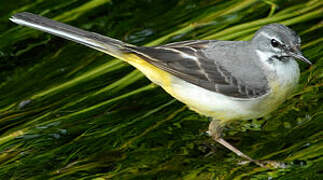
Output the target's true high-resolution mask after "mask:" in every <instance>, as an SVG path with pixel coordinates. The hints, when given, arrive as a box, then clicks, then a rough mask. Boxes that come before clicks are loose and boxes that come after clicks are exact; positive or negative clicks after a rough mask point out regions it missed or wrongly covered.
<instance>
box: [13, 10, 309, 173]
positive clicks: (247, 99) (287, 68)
mask: <svg viewBox="0 0 323 180" xmlns="http://www.w3.org/2000/svg"><path fill="white" fill-rule="evenodd" d="M10 20H11V21H12V22H14V23H16V24H20V25H23V26H27V27H31V28H34V29H37V30H40V31H44V32H47V33H50V34H53V35H56V36H59V37H62V38H65V39H68V40H71V41H74V42H77V43H80V44H83V45H85V46H88V47H90V48H93V49H95V50H98V51H101V52H103V53H106V54H108V55H111V56H114V57H116V58H118V59H121V60H123V61H125V62H127V63H129V64H130V65H132V66H134V67H135V68H137V69H138V70H140V71H141V72H142V73H143V74H144V75H145V76H146V77H147V78H148V79H149V80H151V81H152V82H153V83H155V84H157V85H158V86H160V87H161V88H163V89H164V90H165V91H166V92H167V93H169V94H170V95H171V96H173V97H174V98H176V99H177V100H179V101H180V102H182V103H184V104H186V105H187V106H188V107H189V108H190V109H191V110H193V111H195V112H197V113H198V114H200V115H203V116H206V117H209V118H210V119H211V122H210V124H209V127H208V131H207V132H208V134H209V135H210V137H211V138H212V139H213V140H214V141H216V142H218V143H220V144H222V145H223V146H224V147H226V148H228V149H229V150H231V151H232V152H234V153H235V154H237V155H238V156H240V157H242V158H245V159H246V160H247V161H248V162H253V163H255V164H257V165H259V166H261V167H269V166H275V167H282V165H280V163H274V161H259V160H254V159H252V158H251V157H249V156H248V155H246V154H244V153H242V152H241V151H240V150H238V149H237V148H236V147H234V146H232V145H231V144H230V143H229V142H227V141H226V140H225V139H224V138H223V137H222V131H223V128H224V127H225V126H226V125H227V124H229V123H231V122H233V121H236V120H249V119H255V118H260V117H263V116H265V115H267V114H269V113H270V112H272V111H274V110H275V109H277V108H278V107H279V105H280V104H282V103H283V102H284V101H285V100H286V98H287V97H288V96H289V95H290V94H291V92H293V90H294V89H295V87H296V86H297V84H298V80H299V77H300V69H299V65H298V62H297V61H296V60H300V61H303V62H305V63H307V64H309V65H311V64H312V63H311V62H310V61H309V60H308V59H307V58H306V57H305V56H304V55H303V54H302V52H301V50H300V47H301V39H300V37H299V36H298V35H297V33H296V32H295V31H293V30H292V29H290V28H289V27H287V26H285V25H282V24H278V23H274V24H267V25H264V26H263V27H261V28H260V29H259V30H257V31H256V33H255V35H254V36H253V38H252V39H251V40H250V41H221V40H187V41H181V42H173V43H169V44H165V45H160V46H152V47H142V46H136V45H132V44H128V43H125V42H122V41H120V40H117V39H113V38H110V37H107V36H104V35H100V34H98V33H95V32H89V31H85V30H82V29H79V28H76V27H73V26H70V25H67V24H64V23H61V22H57V21H54V20H51V19H48V18H46V17H42V16H39V15H36V14H32V13H29V12H21V13H17V14H15V15H13V16H12V17H11V18H10Z"/></svg>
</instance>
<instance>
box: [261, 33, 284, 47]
mask: <svg viewBox="0 0 323 180" xmlns="http://www.w3.org/2000/svg"><path fill="white" fill-rule="evenodd" d="M260 34H262V35H263V36H265V37H266V38H268V39H275V40H276V41H278V42H279V43H280V44H283V43H282V42H281V41H280V40H279V39H277V38H275V37H273V36H270V35H269V34H267V33H265V32H263V31H262V32H260Z"/></svg>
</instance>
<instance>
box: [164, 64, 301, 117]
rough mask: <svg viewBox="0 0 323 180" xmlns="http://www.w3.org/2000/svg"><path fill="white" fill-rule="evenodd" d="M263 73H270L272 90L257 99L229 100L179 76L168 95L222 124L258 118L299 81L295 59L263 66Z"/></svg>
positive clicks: (281, 100)
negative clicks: (235, 120)
mask: <svg viewBox="0 0 323 180" xmlns="http://www.w3.org/2000/svg"><path fill="white" fill-rule="evenodd" d="M264 70H265V71H266V74H268V81H269V84H270V88H271V91H270V93H268V94H267V95H264V96H262V97H258V98H252V99H239V98H233V97H228V96H225V95H222V94H220V93H216V92H212V91H209V90H207V89H204V88H201V87H199V86H196V85H194V84H191V83H188V82H186V81H183V80H181V79H179V78H176V77H172V80H171V81H172V82H171V86H172V87H171V88H170V89H171V91H169V93H170V94H171V95H172V96H174V97H175V98H176V99H178V100H180V101H181V102H183V103H185V104H187V105H188V106H189V107H190V108H191V109H192V110H194V111H196V112H198V113H200V114H203V115H205V116H209V117H214V118H217V119H219V120H221V121H222V122H227V121H230V120H234V119H241V120H243V119H252V118H258V117H262V116H264V115H265V114H268V113H270V112H271V111H273V110H274V109H276V108H277V107H278V106H279V105H280V104H281V103H282V102H283V101H284V100H285V99H286V98H287V96H288V95H289V94H290V93H291V92H292V90H293V89H294V88H295V87H296V85H297V82H298V79H299V68H298V64H297V62H296V61H295V60H294V59H291V60H289V61H288V62H280V61H279V62H277V63H276V64H272V65H271V66H268V67H267V66H264Z"/></svg>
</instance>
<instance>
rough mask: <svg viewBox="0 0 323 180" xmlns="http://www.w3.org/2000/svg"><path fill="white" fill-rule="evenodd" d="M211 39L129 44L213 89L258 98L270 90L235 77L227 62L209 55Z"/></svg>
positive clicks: (157, 62)
mask: <svg viewBox="0 0 323 180" xmlns="http://www.w3.org/2000/svg"><path fill="white" fill-rule="evenodd" d="M210 42H215V41H206V40H205V41H203V40H197V41H194V40H193V41H183V42H178V43H171V44H167V45H164V46H158V47H132V46H131V47H128V50H129V52H128V53H134V54H136V55H137V56H139V57H141V58H143V59H144V60H146V61H147V62H149V63H151V64H153V65H154V66H156V67H158V68H160V69H163V70H165V71H167V72H169V73H171V74H173V75H174V76H176V77H178V78H180V79H183V80H185V81H187V82H189V83H192V84H195V85H197V86H200V87H202V88H205V89H208V90H210V91H213V92H217V93H221V94H224V95H226V96H230V97H235V98H256V97H259V96H262V95H264V94H266V93H267V92H268V88H267V87H265V85H266V84H265V83H264V86H263V87H259V86H253V85H252V84H248V79H247V80H246V81H243V80H241V78H239V77H235V76H234V75H233V73H230V72H229V71H228V69H227V68H225V66H221V64H220V63H217V61H215V60H214V59H210V57H207V55H206V54H205V53H204V52H203V51H204V50H205V49H206V48H208V46H209V44H210ZM222 60H223V61H224V58H222Z"/></svg>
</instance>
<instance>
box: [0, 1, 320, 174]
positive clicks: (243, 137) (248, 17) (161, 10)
mask: <svg viewBox="0 0 323 180" xmlns="http://www.w3.org/2000/svg"><path fill="white" fill-rule="evenodd" d="M22 11H28V12H32V13H36V14H40V15H43V16H46V17H50V18H52V19H55V20H58V21H62V22H65V23H68V24H71V25H74V26H77V27H80V28H82V29H86V30H90V31H95V32H98V33H101V34H104V35H108V36H111V37H113V38H116V39H120V40H123V41H126V42H128V43H133V44H136V45H144V46H152V45H158V44H165V43H169V42H175V41H182V40H189V39H219V40H248V39H250V38H252V35H253V33H254V32H255V31H256V30H257V29H258V28H260V27H261V26H262V25H265V24H268V23H274V22H278V23H282V24H285V25H288V26H289V27H291V28H292V29H294V30H295V31H297V32H298V33H299V34H300V36H301V38H302V45H303V46H302V51H303V52H304V54H305V56H307V57H308V58H309V59H310V60H311V61H312V62H313V64H314V65H313V66H312V67H310V68H308V67H307V66H306V65H305V64H304V63H300V67H301V70H302V74H301V80H300V84H299V87H298V89H297V91H296V92H295V93H294V94H293V95H292V96H290V97H289V99H288V101H287V102H285V103H284V104H283V105H281V106H280V107H279V109H277V110H276V111H274V112H273V113H271V114H270V115H268V116H266V117H264V118H261V119H254V120H249V121H244V122H236V123H233V124H230V125H229V126H228V127H227V129H225V132H224V133H225V138H226V139H227V140H228V141H229V142H231V143H232V144H233V145H235V146H237V147H239V149H240V150H242V151H243V152H245V153H246V154H248V155H250V156H251V157H253V158H256V159H271V160H277V161H283V162H285V163H287V164H288V168H286V169H265V168H261V167H258V166H256V165H254V164H245V165H238V163H239V162H240V161H242V159H241V158H239V157H237V156H236V155H235V154H233V153H232V152H230V151H228V150H227V149H225V148H223V147H222V146H220V145H218V144H215V143H214V142H213V141H212V140H211V139H210V138H209V137H208V136H206V134H205V131H206V130H207V127H208V123H209V121H208V119H207V117H202V116H200V115H198V114H196V113H194V112H192V111H190V110H189V109H188V108H187V107H186V106H185V105H184V104H182V103H180V102H178V101H176V100H174V99H173V98H172V97H171V96H169V95H168V94H167V93H166V92H164V91H163V90H162V89H161V88H159V87H157V86H155V85H153V84H151V82H150V81H149V80H147V79H146V78H145V77H144V76H143V75H142V74H141V73H140V72H139V71H138V70H135V69H134V68H133V67H131V66H130V65H128V64H126V63H124V62H122V61H120V60H118V59H114V58H112V57H110V56H108V55H105V54H103V53H101V52H97V51H95V50H92V49H89V48H87V47H84V46H82V45H79V44H76V43H73V42H70V41H67V40H63V39H61V38H58V37H54V36H51V35H49V34H46V33H42V32H40V31H36V30H33V29H30V28H25V27H21V26H17V25H15V24H13V23H11V22H9V21H8V18H9V17H10V16H11V15H13V14H14V13H17V12H22ZM322 17H323V2H322V1H321V0H308V1H303V0H297V1H284V0H242V1H241V0H230V1H226V0H214V1H209V0H201V1H197V0H171V1H164V0H154V1H151V0H137V1H133V0H122V1H119V0H118V1H117V0H90V1H79V0H70V1H66V0H56V1H45V0H35V1H32V0H22V1H12V2H9V1H6V0H0V42H1V43H0V179H10V178H11V179H48V178H51V179H250V178H253V179H323V159H322V158H323V157H322V155H323V141H322V140H323V133H322V132H323V131H322V130H323V126H322V123H323V106H322V104H323V103H322V102H323V101H322V95H323V94H322V85H323V82H322V78H323V68H322V65H323V61H322V57H323V37H322V32H323V23H322Z"/></svg>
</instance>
